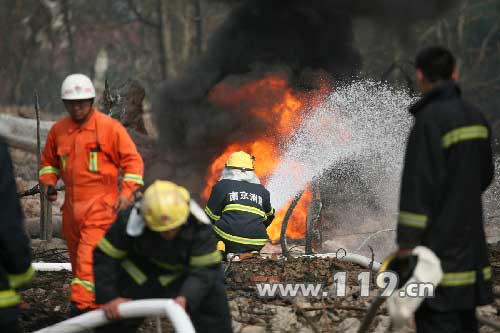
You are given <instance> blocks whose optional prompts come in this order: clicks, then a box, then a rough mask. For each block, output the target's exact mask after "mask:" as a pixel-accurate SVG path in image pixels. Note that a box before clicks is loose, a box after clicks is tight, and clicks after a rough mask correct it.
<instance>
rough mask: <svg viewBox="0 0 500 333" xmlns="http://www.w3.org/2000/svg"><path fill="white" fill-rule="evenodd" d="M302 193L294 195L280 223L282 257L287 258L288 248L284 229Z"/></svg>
mask: <svg viewBox="0 0 500 333" xmlns="http://www.w3.org/2000/svg"><path fill="white" fill-rule="evenodd" d="M302 193H304V190H302V191H300V192H299V193H297V194H296V195H295V197H294V198H293V201H292V202H291V203H290V207H288V210H287V211H286V214H285V217H284V218H283V222H281V235H280V244H281V254H282V255H284V256H285V257H287V256H288V246H287V244H286V229H287V227H288V221H289V220H290V217H291V216H292V213H293V210H294V209H295V206H297V203H298V202H299V200H300V197H301V196H302Z"/></svg>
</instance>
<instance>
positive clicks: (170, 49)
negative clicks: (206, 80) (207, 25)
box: [160, 0, 202, 78]
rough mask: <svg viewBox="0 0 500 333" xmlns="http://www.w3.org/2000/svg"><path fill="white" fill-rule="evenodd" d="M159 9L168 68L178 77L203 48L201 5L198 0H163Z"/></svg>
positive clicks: (168, 72)
mask: <svg viewBox="0 0 500 333" xmlns="http://www.w3.org/2000/svg"><path fill="white" fill-rule="evenodd" d="M160 9H161V22H162V29H161V30H162V35H163V43H164V47H165V48H164V49H165V58H164V62H165V64H166V72H167V76H168V77H169V78H175V77H177V76H178V75H179V73H180V72H181V71H182V67H184V66H185V65H186V64H187V62H188V61H189V60H190V58H191V57H192V56H193V55H196V54H198V53H199V50H200V49H201V44H202V42H201V20H200V17H201V5H200V3H199V1H198V0H191V1H185V0H162V3H161V6H160ZM198 35H200V36H198Z"/></svg>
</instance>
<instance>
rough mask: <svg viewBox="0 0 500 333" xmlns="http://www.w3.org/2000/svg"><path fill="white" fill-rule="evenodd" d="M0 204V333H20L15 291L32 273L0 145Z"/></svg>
mask: <svg viewBox="0 0 500 333" xmlns="http://www.w3.org/2000/svg"><path fill="white" fill-rule="evenodd" d="M0 202H1V203H2V209H0V332H20V330H19V327H18V323H17V316H18V314H19V303H20V301H21V299H20V296H19V294H18V293H16V290H15V289H16V288H18V287H19V286H21V285H23V284H25V283H27V282H29V281H30V280H31V279H32V278H33V275H34V273H35V271H34V270H33V268H32V267H31V248H30V242H29V239H28V237H27V236H26V234H25V232H24V229H23V214H22V211H21V205H20V203H19V199H18V197H17V188H16V182H15V179H14V172H13V170H12V161H11V159H10V154H9V151H8V149H7V145H6V144H5V143H4V142H0Z"/></svg>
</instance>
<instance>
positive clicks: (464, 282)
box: [439, 266, 491, 287]
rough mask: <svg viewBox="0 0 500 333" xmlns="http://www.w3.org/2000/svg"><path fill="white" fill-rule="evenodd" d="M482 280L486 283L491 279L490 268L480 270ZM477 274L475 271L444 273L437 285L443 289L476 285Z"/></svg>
mask: <svg viewBox="0 0 500 333" xmlns="http://www.w3.org/2000/svg"><path fill="white" fill-rule="evenodd" d="M482 272H483V280H484V281H487V280H490V279H491V267H489V266H488V267H485V268H483V270H482ZM476 280H477V274H476V271H466V272H450V273H444V275H443V280H441V282H440V283H439V285H440V286H443V287H461V286H469V285H471V284H474V283H476Z"/></svg>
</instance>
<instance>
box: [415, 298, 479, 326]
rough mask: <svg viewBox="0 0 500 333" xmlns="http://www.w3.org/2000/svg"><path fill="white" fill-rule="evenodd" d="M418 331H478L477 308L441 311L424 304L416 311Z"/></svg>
mask: <svg viewBox="0 0 500 333" xmlns="http://www.w3.org/2000/svg"><path fill="white" fill-rule="evenodd" d="M415 322H416V324H417V333H438V332H442V333H478V332H479V323H478V321H477V319H476V310H475V309H471V310H465V311H449V312H439V311H435V310H432V309H430V308H429V307H428V306H427V305H425V304H422V306H420V308H419V309H418V310H417V312H416V313H415Z"/></svg>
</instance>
